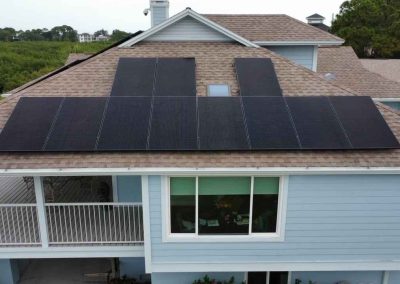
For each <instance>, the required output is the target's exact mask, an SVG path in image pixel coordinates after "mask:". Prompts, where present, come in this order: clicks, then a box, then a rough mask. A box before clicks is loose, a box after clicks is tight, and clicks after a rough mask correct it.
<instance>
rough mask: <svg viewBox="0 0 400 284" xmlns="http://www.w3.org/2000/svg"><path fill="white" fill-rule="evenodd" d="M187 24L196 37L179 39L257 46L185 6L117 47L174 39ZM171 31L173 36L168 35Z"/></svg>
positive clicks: (181, 37)
mask: <svg viewBox="0 0 400 284" xmlns="http://www.w3.org/2000/svg"><path fill="white" fill-rule="evenodd" d="M187 25H191V26H192V27H194V28H196V29H197V30H198V31H201V33H200V34H198V35H197V36H198V38H196V39H194V38H193V34H191V33H190V34H186V35H185V34H180V35H179V36H178V38H179V41H193V40H195V41H202V40H207V41H209V40H211V41H217V40H218V41H236V42H239V43H241V44H242V45H244V46H247V47H259V46H258V45H256V44H254V43H252V42H251V41H249V40H247V39H245V38H243V37H241V36H239V35H237V34H235V33H233V32H232V31H230V30H228V29H226V28H224V27H222V26H220V25H218V24H216V23H214V22H213V21H211V20H210V19H207V18H206V17H204V16H202V15H200V14H198V13H196V12H194V11H193V10H192V9H190V8H187V9H186V10H184V11H182V12H180V13H178V14H176V15H175V16H173V17H171V18H169V19H168V20H166V21H164V22H163V23H161V24H159V25H157V26H154V27H152V28H151V29H149V30H147V31H145V32H144V33H142V34H140V35H139V36H137V37H134V38H132V39H130V40H128V41H126V42H124V43H122V44H121V45H119V47H130V46H132V45H135V44H136V43H138V42H141V41H149V40H150V41H151V40H153V41H154V40H162V41H165V40H166V37H167V38H168V39H169V40H170V41H171V40H173V41H176V40H177V39H176V36H177V35H176V33H177V32H179V31H182V29H184V28H186V26H187ZM171 32H172V35H174V37H175V39H174V37H169V36H170V35H171V34H169V33H171Z"/></svg>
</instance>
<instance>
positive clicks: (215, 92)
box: [208, 84, 231, 97]
mask: <svg viewBox="0 0 400 284" xmlns="http://www.w3.org/2000/svg"><path fill="white" fill-rule="evenodd" d="M230 93H231V92H230V89H229V85H226V84H213V85H208V96H210V97H229V96H230Z"/></svg>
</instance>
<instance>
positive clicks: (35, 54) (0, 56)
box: [0, 41, 110, 94]
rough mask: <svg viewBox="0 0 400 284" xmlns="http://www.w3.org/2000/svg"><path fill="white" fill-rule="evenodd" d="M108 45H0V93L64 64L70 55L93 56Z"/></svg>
mask: <svg viewBox="0 0 400 284" xmlns="http://www.w3.org/2000/svg"><path fill="white" fill-rule="evenodd" d="M109 44H110V42H92V43H73V42H68V41H59V42H56V41H52V42H45V41H35V42H34V41H26V42H0V94H1V93H4V92H7V91H10V90H12V89H14V88H16V87H18V86H21V85H23V84H25V83H27V82H29V81H31V80H33V79H35V78H38V77H40V76H42V75H44V74H47V73H49V72H51V71H53V70H55V69H57V68H59V67H61V66H63V65H64V63H65V60H66V59H67V57H68V55H69V54H70V53H95V52H97V51H100V50H101V49H103V48H105V47H107V46H108V45H109Z"/></svg>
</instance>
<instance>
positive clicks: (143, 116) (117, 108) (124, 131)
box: [97, 97, 151, 151]
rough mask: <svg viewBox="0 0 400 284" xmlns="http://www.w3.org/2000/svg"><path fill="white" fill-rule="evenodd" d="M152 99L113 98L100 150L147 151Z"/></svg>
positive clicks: (102, 134)
mask: <svg viewBox="0 0 400 284" xmlns="http://www.w3.org/2000/svg"><path fill="white" fill-rule="evenodd" d="M150 105H151V97H111V98H110V100H109V102H108V106H107V111H106V115H105V117H104V121H103V126H102V130H101V134H100V138H99V142H98V147H97V149H98V150H109V151H112V150H145V149H146V145H147V136H148V128H149V117H150Z"/></svg>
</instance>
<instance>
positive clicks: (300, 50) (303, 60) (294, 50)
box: [266, 46, 314, 70]
mask: <svg viewBox="0 0 400 284" xmlns="http://www.w3.org/2000/svg"><path fill="white" fill-rule="evenodd" d="M266 48H267V49H269V50H271V51H273V52H275V53H277V54H279V55H282V56H283V57H286V58H287V59H290V60H291V61H293V62H295V63H296V64H299V65H302V66H304V67H306V68H308V69H311V70H312V68H313V60H314V46H266Z"/></svg>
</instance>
